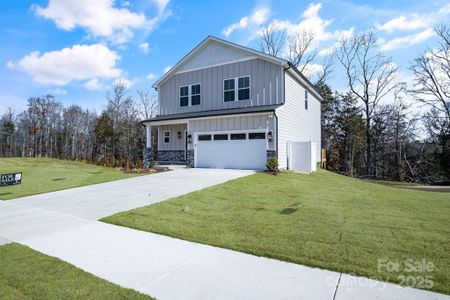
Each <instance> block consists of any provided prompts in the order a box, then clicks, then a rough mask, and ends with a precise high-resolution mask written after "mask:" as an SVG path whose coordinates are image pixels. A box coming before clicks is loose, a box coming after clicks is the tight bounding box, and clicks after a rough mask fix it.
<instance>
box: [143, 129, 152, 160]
mask: <svg viewBox="0 0 450 300" xmlns="http://www.w3.org/2000/svg"><path fill="white" fill-rule="evenodd" d="M145 129H146V133H147V144H146V149H145V156H144V162H145V163H148V164H150V165H151V164H152V163H153V155H152V126H150V125H145Z"/></svg>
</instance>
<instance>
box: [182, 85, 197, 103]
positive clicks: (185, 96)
mask: <svg viewBox="0 0 450 300" xmlns="http://www.w3.org/2000/svg"><path fill="white" fill-rule="evenodd" d="M191 105H200V84H191V85H185V86H180V106H191Z"/></svg>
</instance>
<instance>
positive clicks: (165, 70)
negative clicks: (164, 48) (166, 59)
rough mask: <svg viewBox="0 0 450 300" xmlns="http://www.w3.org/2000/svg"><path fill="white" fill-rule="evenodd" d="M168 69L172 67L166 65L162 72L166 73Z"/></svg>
mask: <svg viewBox="0 0 450 300" xmlns="http://www.w3.org/2000/svg"><path fill="white" fill-rule="evenodd" d="M170 69H172V66H167V67H165V68H164V74H166V73H167V72H169V71H170Z"/></svg>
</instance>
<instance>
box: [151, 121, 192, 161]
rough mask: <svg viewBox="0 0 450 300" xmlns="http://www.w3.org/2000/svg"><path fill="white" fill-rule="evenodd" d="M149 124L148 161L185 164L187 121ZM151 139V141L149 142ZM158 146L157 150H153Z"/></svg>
mask: <svg viewBox="0 0 450 300" xmlns="http://www.w3.org/2000/svg"><path fill="white" fill-rule="evenodd" d="M153 128H156V130H152V127H150V126H147V154H146V162H152V163H156V164H160V165H161V164H164V165H166V164H174V165H185V164H186V163H187V161H188V155H187V147H188V145H187V123H179V124H161V125H157V126H153ZM149 141H151V142H150V143H149ZM154 147H156V151H154V150H152V149H153V148H154Z"/></svg>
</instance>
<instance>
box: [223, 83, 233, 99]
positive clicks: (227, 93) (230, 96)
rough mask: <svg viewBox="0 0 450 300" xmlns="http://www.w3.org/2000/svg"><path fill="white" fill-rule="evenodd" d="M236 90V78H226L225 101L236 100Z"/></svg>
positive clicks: (224, 85) (224, 84) (224, 87)
mask: <svg viewBox="0 0 450 300" xmlns="http://www.w3.org/2000/svg"><path fill="white" fill-rule="evenodd" d="M235 93H236V90H235V88H234V78H232V79H225V80H224V82H223V100H224V101H225V102H229V101H234V100H235Z"/></svg>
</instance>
